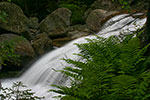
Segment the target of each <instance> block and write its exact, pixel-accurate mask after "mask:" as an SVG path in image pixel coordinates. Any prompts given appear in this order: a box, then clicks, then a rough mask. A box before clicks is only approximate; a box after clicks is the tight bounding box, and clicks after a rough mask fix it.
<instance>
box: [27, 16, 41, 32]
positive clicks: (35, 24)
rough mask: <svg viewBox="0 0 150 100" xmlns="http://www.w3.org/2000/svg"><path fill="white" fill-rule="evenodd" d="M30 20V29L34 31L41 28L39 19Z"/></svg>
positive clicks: (31, 18) (32, 18)
mask: <svg viewBox="0 0 150 100" xmlns="http://www.w3.org/2000/svg"><path fill="white" fill-rule="evenodd" d="M29 20H30V22H31V24H30V28H32V29H38V28H39V20H38V18H37V17H30V18H29Z"/></svg>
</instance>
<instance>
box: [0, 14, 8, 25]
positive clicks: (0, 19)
mask: <svg viewBox="0 0 150 100" xmlns="http://www.w3.org/2000/svg"><path fill="white" fill-rule="evenodd" d="M6 17H7V13H6V12H4V11H0V23H2V22H3V23H6V22H7V21H6Z"/></svg>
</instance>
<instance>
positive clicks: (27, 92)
mask: <svg viewBox="0 0 150 100" xmlns="http://www.w3.org/2000/svg"><path fill="white" fill-rule="evenodd" d="M26 87H27V86H25V85H24V84H23V83H22V82H16V83H13V86H12V87H11V88H1V94H0V99H1V100H42V99H43V98H44V97H38V96H35V93H34V92H32V91H31V89H25V88H26Z"/></svg>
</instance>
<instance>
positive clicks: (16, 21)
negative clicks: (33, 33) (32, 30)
mask: <svg viewBox="0 0 150 100" xmlns="http://www.w3.org/2000/svg"><path fill="white" fill-rule="evenodd" d="M0 14H1V15H2V16H3V19H4V21H2V20H0V31H6V32H13V33H17V34H21V33H23V32H25V31H27V29H28V24H29V20H28V18H27V17H26V16H25V15H24V13H23V11H22V9H21V8H20V7H18V6H17V5H15V4H13V3H8V2H0Z"/></svg>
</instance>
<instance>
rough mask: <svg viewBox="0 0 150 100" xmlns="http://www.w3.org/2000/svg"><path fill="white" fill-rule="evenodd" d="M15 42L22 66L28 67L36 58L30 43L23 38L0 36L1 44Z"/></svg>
mask: <svg viewBox="0 0 150 100" xmlns="http://www.w3.org/2000/svg"><path fill="white" fill-rule="evenodd" d="M4 41H8V42H13V43H14V46H15V52H16V54H18V55H20V59H21V65H22V66H24V65H26V64H27V63H28V62H29V61H30V60H31V59H32V58H33V57H34V56H35V52H34V50H33V48H32V46H31V44H30V42H29V41H28V40H27V39H25V38H24V37H22V36H19V35H16V34H12V33H10V34H9V33H8V34H1V35H0V42H4Z"/></svg>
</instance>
